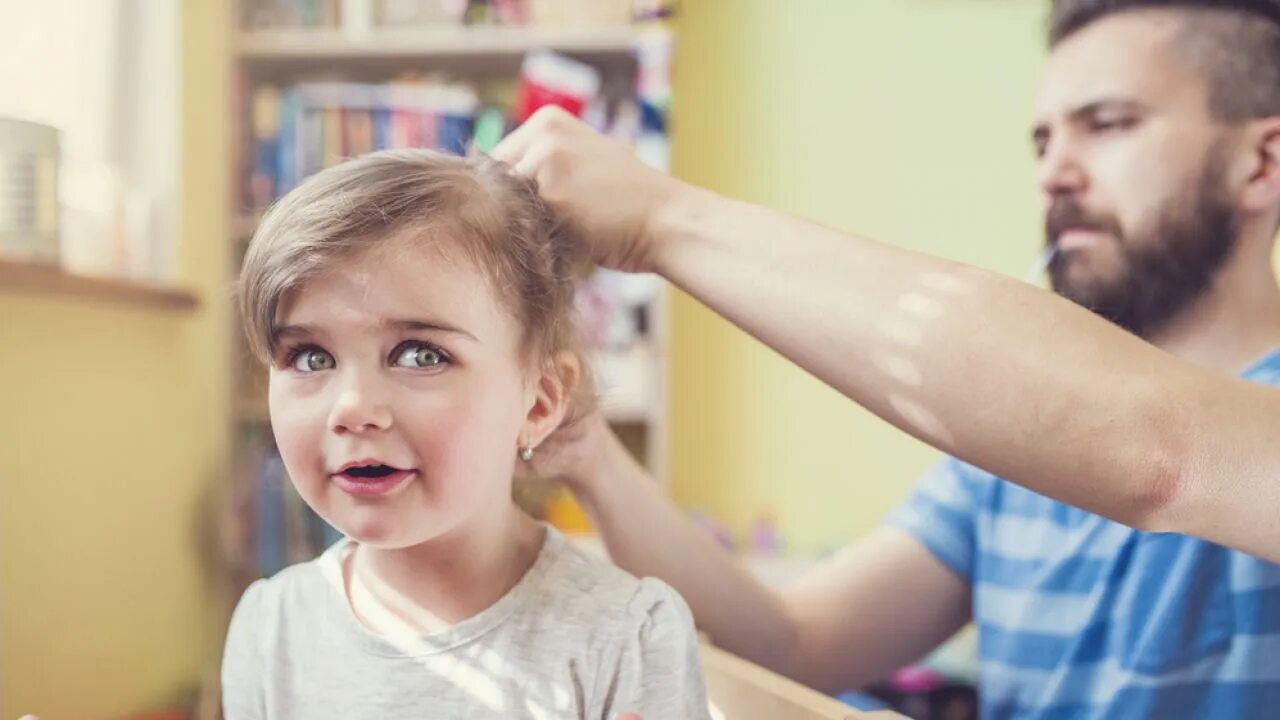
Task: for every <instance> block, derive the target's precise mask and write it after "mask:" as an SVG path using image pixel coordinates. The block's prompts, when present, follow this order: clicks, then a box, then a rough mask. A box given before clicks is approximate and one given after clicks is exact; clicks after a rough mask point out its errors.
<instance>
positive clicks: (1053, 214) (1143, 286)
mask: <svg viewBox="0 0 1280 720" xmlns="http://www.w3.org/2000/svg"><path fill="white" fill-rule="evenodd" d="M1219 177H1220V174H1219V173H1218V172H1217V171H1216V166H1215V165H1214V164H1211V166H1210V167H1209V168H1208V170H1207V172H1206V173H1205V175H1204V176H1203V177H1202V178H1201V181H1200V182H1199V183H1197V184H1196V185H1195V186H1194V187H1192V188H1190V190H1191V191H1190V192H1188V193H1184V194H1183V195H1182V197H1180V198H1177V199H1175V200H1174V201H1173V202H1170V203H1167V204H1166V205H1165V207H1164V208H1163V209H1162V211H1161V214H1160V218H1159V221H1158V222H1157V223H1156V224H1155V226H1154V228H1153V230H1152V232H1150V233H1143V234H1141V235H1138V236H1136V237H1134V238H1132V239H1129V238H1126V237H1125V236H1124V234H1123V232H1122V231H1121V229H1120V225H1119V223H1118V222H1116V221H1115V219H1114V218H1111V217H1103V216H1094V215H1090V214H1089V213H1088V212H1086V211H1085V210H1084V208H1082V207H1081V206H1080V205H1079V204H1078V203H1076V202H1075V201H1074V200H1072V199H1070V198H1061V199H1057V200H1055V201H1054V202H1053V205H1052V206H1051V207H1050V208H1049V212H1048V215H1047V218H1046V222H1045V226H1046V236H1047V240H1048V242H1049V244H1050V245H1051V246H1052V245H1053V244H1055V243H1056V242H1057V239H1058V236H1059V235H1060V234H1061V233H1062V232H1063V231H1064V230H1067V229H1069V228H1077V229H1088V230H1094V231H1098V232H1103V233H1107V234H1108V235H1110V236H1111V237H1112V238H1113V241H1114V242H1116V243H1117V247H1118V250H1119V252H1120V261H1121V263H1122V268H1121V272H1120V275H1119V277H1118V278H1117V279H1115V280H1101V279H1099V278H1096V277H1090V278H1085V279H1074V278H1072V277H1071V276H1070V273H1068V272H1067V266H1068V264H1069V263H1070V258H1069V257H1067V256H1066V255H1065V254H1064V253H1058V254H1057V255H1056V256H1055V257H1054V258H1053V260H1052V261H1051V262H1050V264H1049V278H1050V280H1051V282H1052V287H1053V289H1054V291H1055V292H1057V293H1058V294H1060V295H1062V296H1063V297H1065V298H1067V299H1069V300H1072V301H1074V302H1076V303H1078V304H1080V305H1082V306H1084V307H1086V308H1088V309H1090V310H1092V311H1093V312H1095V313H1097V314H1098V315H1100V316H1102V317H1104V318H1106V319H1108V320H1110V321H1111V322H1113V323H1115V324H1116V325H1119V326H1120V327H1122V328H1124V329H1126V330H1128V331H1130V332H1132V333H1133V334H1135V335H1138V336H1139V337H1149V336H1150V335H1151V334H1152V333H1153V332H1155V331H1157V330H1159V329H1160V328H1161V327H1162V326H1164V325H1165V324H1166V323H1167V322H1169V321H1170V320H1171V319H1173V318H1174V317H1176V316H1177V315H1178V314H1179V313H1181V312H1182V311H1183V310H1185V309H1186V308H1187V307H1188V306H1189V305H1190V304H1191V303H1192V302H1193V301H1194V300H1196V299H1197V298H1199V297H1200V296H1201V295H1203V294H1204V293H1205V292H1207V291H1208V290H1209V288H1210V286H1211V285H1212V283H1213V278H1214V276H1215V275H1216V274H1217V272H1218V270H1220V269H1221V268H1222V265H1223V263H1225V262H1226V261H1227V258H1229V257H1230V256H1231V251H1232V250H1233V249H1234V248H1235V245H1236V242H1237V239H1238V234H1239V223H1238V221H1237V220H1236V216H1235V213H1234V211H1233V208H1232V206H1231V204H1230V203H1229V202H1228V201H1227V200H1225V199H1224V198H1223V197H1222V196H1221V193H1220V192H1218V188H1220V187H1221V183H1220V181H1219Z"/></svg>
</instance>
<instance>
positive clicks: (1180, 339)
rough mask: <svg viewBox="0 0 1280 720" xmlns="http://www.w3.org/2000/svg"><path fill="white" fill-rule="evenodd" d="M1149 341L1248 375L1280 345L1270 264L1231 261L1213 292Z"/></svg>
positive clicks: (1277, 294)
mask: <svg viewBox="0 0 1280 720" xmlns="http://www.w3.org/2000/svg"><path fill="white" fill-rule="evenodd" d="M1260 265H1261V267H1260ZM1147 340H1148V341H1149V342H1151V343H1152V344H1153V345H1156V346H1157V347H1160V348H1162V349H1164V350H1166V351H1168V352H1170V353H1172V354H1174V355H1177V356H1178V357H1180V358H1182V359H1184V360H1186V361H1188V362H1191V363H1194V364H1196V365H1200V366H1202V367H1205V368H1209V369H1211V370H1215V371H1218V372H1222V373H1227V374H1232V375H1236V374H1239V373H1240V372H1242V371H1244V370H1245V369H1247V368H1248V367H1249V366H1250V365H1251V364H1252V363H1254V362H1255V361H1257V360H1258V359H1259V358H1260V357H1262V356H1263V355H1265V354H1266V353H1268V352H1270V351H1271V350H1274V349H1275V348H1277V347H1280V289H1277V287H1276V281H1275V277H1274V275H1273V274H1272V272H1271V266H1270V262H1269V261H1259V262H1252V263H1250V262H1234V263H1229V264H1228V265H1227V267H1224V268H1223V271H1222V272H1220V273H1219V274H1218V275H1217V277H1215V278H1214V282H1213V286H1212V288H1211V289H1210V290H1209V291H1208V292H1206V293H1205V294H1204V295H1203V296H1201V297H1200V298H1199V299H1198V300H1196V301H1195V302H1194V303H1192V304H1191V305H1190V306H1189V307H1188V308H1187V309H1185V310H1184V311H1183V312H1182V313H1180V314H1179V315H1177V316H1176V317H1174V318H1173V319H1172V320H1171V321H1170V322H1168V323H1167V324H1165V326H1164V327H1162V328H1160V329H1159V330H1158V331H1156V332H1154V333H1152V334H1151V335H1150V336H1149V337H1148V338H1147Z"/></svg>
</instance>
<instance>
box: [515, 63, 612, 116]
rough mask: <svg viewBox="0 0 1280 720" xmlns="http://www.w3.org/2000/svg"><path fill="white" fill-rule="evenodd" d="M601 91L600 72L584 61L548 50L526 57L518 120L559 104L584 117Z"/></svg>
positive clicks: (516, 103) (518, 92) (517, 108)
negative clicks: (540, 109) (584, 112)
mask: <svg viewBox="0 0 1280 720" xmlns="http://www.w3.org/2000/svg"><path fill="white" fill-rule="evenodd" d="M599 92H600V73H599V72H597V71H596V69H595V68H593V67H591V66H590V65H587V64H585V63H580V62H578V61H577V60H574V59H572V58H569V57H565V56H564V55H561V54H559V53H555V52H551V51H549V50H540V51H536V52H531V53H529V54H528V55H526V56H525V59H524V64H523V67H522V68H521V70H520V85H519V87H518V88H517V89H516V102H515V108H514V113H515V119H516V122H517V123H522V122H524V121H525V120H528V119H529V116H530V115H532V114H533V113H535V112H536V111H537V110H538V108H542V107H546V106H548V105H557V106H559V107H562V108H564V109H565V110H567V111H568V112H570V113H572V114H573V115H575V116H577V117H582V113H583V111H585V110H586V108H587V105H589V104H590V103H591V101H592V100H594V99H595V98H596V95H597V94H598V93H599Z"/></svg>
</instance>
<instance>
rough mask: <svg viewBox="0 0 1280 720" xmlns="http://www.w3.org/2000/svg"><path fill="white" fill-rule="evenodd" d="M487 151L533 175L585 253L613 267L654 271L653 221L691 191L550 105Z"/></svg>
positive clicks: (656, 242)
mask: <svg viewBox="0 0 1280 720" xmlns="http://www.w3.org/2000/svg"><path fill="white" fill-rule="evenodd" d="M493 157H494V158H496V159H498V160H501V161H502V162H505V163H507V164H508V165H510V166H511V167H512V168H514V169H515V171H516V172H517V173H519V174H521V175H525V176H528V177H530V178H533V179H534V180H535V181H537V183H538V189H539V193H540V194H541V195H542V198H543V199H544V200H545V201H546V202H547V204H549V205H550V206H551V207H552V209H554V210H555V211H556V213H557V214H558V215H559V216H560V217H561V218H563V220H564V221H565V222H566V223H567V227H568V229H569V231H570V232H571V233H573V235H574V237H575V238H576V239H577V240H578V241H579V242H581V243H583V245H584V246H585V248H586V250H587V251H588V252H589V253H590V255H591V259H592V260H594V261H595V262H597V263H598V264H600V265H604V266H605V267H610V268H615V269H618V270H627V271H632V272H650V271H654V270H656V265H657V263H658V261H659V255H660V253H661V249H662V243H663V242H665V241H664V240H662V239H660V238H658V237H657V233H655V232H653V225H654V223H655V222H657V221H658V220H659V218H660V217H661V215H662V213H663V211H664V210H665V209H666V208H667V207H668V206H669V205H670V204H671V203H673V202H675V201H676V200H677V199H678V198H680V197H682V196H685V195H696V194H697V193H698V192H699V191H697V190H696V189H694V188H692V187H690V186H688V185H686V184H684V183H682V182H680V181H678V180H676V179H674V178H672V177H671V176H669V175H666V174H664V173H661V172H658V171H657V170H654V169H653V168H651V167H649V166H647V165H645V164H644V163H642V162H641V161H640V160H639V159H637V158H636V156H635V153H633V152H632V151H631V150H630V148H627V147H626V146H624V145H621V144H619V143H617V142H615V141H613V140H610V139H608V138H606V137H604V136H602V135H600V134H599V133H597V132H596V131H594V130H592V129H591V128H590V127H589V126H587V125H586V124H585V123H583V122H581V121H579V120H578V119H577V118H574V117H573V116H572V115H570V114H569V113H567V112H565V111H564V110H562V109H560V108H558V107H546V108H543V109H541V110H539V111H538V112H536V113H534V115H533V117H531V118H529V120H528V121H527V122H525V124H524V125H522V126H520V128H518V129H517V130H516V131H515V132H513V133H511V134H510V135H509V136H507V138H506V139H504V140H503V141H502V142H501V143H499V144H498V146H497V147H496V148H494V150H493Z"/></svg>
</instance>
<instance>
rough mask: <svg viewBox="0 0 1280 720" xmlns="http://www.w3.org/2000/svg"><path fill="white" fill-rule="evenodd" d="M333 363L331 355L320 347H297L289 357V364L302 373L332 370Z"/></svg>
mask: <svg viewBox="0 0 1280 720" xmlns="http://www.w3.org/2000/svg"><path fill="white" fill-rule="evenodd" d="M335 364H336V363H335V362H334V360H333V356H332V355H330V354H329V353H327V352H325V351H324V350H321V349H320V348H299V349H297V350H295V351H294V353H293V356H292V357H290V358H289V366H290V367H291V368H293V369H294V370H297V371H298V372H302V373H312V372H319V371H321V370H332V369H333V367H334V365H335Z"/></svg>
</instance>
